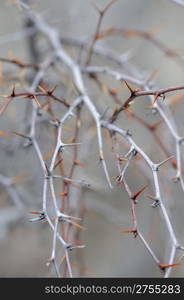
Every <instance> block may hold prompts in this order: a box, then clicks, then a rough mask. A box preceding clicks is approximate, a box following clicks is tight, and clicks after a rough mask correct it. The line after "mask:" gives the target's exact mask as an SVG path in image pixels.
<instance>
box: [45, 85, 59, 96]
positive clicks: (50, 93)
mask: <svg viewBox="0 0 184 300" xmlns="http://www.w3.org/2000/svg"><path fill="white" fill-rule="evenodd" d="M56 88H57V84H56V85H55V86H54V87H53V88H52V89H51V90H48V91H47V94H48V95H52V94H53V93H54V92H55V90H56Z"/></svg>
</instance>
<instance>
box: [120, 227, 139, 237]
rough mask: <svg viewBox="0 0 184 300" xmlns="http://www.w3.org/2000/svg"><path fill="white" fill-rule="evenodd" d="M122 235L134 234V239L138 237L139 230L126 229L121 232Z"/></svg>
mask: <svg viewBox="0 0 184 300" xmlns="http://www.w3.org/2000/svg"><path fill="white" fill-rule="evenodd" d="M120 232H121V233H133V235H134V237H135V238H136V237H137V235H138V232H137V229H126V230H120Z"/></svg>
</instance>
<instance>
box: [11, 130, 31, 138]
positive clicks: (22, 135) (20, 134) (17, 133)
mask: <svg viewBox="0 0 184 300" xmlns="http://www.w3.org/2000/svg"><path fill="white" fill-rule="evenodd" d="M12 133H13V134H15V135H18V136H20V137H23V138H25V139H29V137H28V136H27V135H24V134H22V133H19V132H16V131H12Z"/></svg>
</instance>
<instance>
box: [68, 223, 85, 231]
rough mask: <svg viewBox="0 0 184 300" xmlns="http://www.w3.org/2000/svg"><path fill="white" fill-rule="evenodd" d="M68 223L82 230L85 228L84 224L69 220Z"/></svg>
mask: <svg viewBox="0 0 184 300" xmlns="http://www.w3.org/2000/svg"><path fill="white" fill-rule="evenodd" d="M70 224H72V225H73V226H75V227H78V228H80V229H82V230H86V227H84V226H82V225H80V224H78V223H74V222H70Z"/></svg>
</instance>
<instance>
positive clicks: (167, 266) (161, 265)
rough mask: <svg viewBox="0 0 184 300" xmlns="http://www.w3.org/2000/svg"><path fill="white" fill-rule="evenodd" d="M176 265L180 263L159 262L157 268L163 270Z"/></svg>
mask: <svg viewBox="0 0 184 300" xmlns="http://www.w3.org/2000/svg"><path fill="white" fill-rule="evenodd" d="M176 266H180V264H159V268H160V269H161V270H162V271H165V269H167V268H170V267H176Z"/></svg>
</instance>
